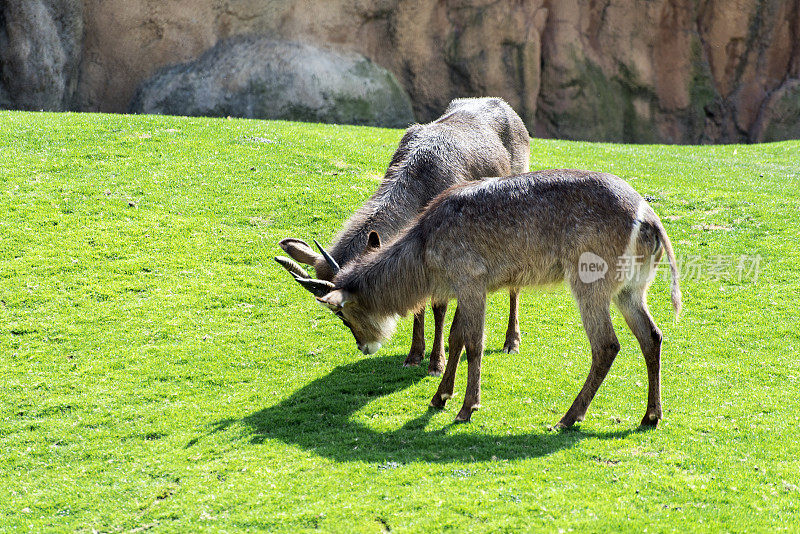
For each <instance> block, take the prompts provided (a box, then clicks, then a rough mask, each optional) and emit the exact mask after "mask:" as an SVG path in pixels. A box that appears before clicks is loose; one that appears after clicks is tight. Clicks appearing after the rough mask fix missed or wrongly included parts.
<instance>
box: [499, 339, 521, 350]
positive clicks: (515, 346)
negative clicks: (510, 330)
mask: <svg viewBox="0 0 800 534" xmlns="http://www.w3.org/2000/svg"><path fill="white" fill-rule="evenodd" d="M517 353H519V338H518V337H510V338H509V337H507V338H506V342H505V343H504V344H503V354H517Z"/></svg>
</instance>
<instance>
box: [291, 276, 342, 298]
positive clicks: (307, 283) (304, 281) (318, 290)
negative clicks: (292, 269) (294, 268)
mask: <svg viewBox="0 0 800 534" xmlns="http://www.w3.org/2000/svg"><path fill="white" fill-rule="evenodd" d="M294 279H295V280H297V283H298V284H300V285H301V286H303V287H304V288H306V289H308V290H309V291H310V292H311V294H313V295H314V296H315V297H324V296H325V295H327V294H328V293H330V292H331V291H333V287H334V286H333V283H331V282H328V281H327V280H316V279H314V278H299V277H297V276H296V277H295V278H294Z"/></svg>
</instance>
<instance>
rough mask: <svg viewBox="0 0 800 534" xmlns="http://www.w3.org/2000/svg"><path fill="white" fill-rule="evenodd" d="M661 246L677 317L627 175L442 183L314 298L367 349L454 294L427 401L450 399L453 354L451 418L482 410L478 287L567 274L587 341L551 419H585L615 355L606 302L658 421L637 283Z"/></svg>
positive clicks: (651, 220) (655, 229) (647, 276)
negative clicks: (567, 403) (457, 396)
mask: <svg viewBox="0 0 800 534" xmlns="http://www.w3.org/2000/svg"><path fill="white" fill-rule="evenodd" d="M663 253H666V255H667V258H668V260H669V267H670V272H671V274H672V289H671V298H672V306H673V308H674V310H675V313H676V318H677V316H678V314H679V313H680V305H681V294H680V288H679V286H678V271H677V267H676V264H675V256H674V253H673V251H672V246H671V244H670V241H669V237H667V234H666V232H665V231H664V227H663V226H662V224H661V221H660V220H659V218H658V216H657V215H656V214H655V212H654V211H653V210H652V208H651V207H650V206H649V205H648V204H647V202H646V201H645V200H644V199H643V198H642V197H641V196H640V195H639V194H638V193H637V192H636V191H634V189H633V188H632V187H631V186H630V185H628V183H627V182H625V181H624V180H622V179H621V178H618V177H616V176H613V175H610V174H602V173H596V172H588V171H575V170H547V171H539V172H533V173H528V174H522V175H518V176H510V177H507V178H493V179H487V180H482V181H479V182H473V183H466V184H459V185H455V186H453V187H451V188H449V189H448V190H447V191H445V192H443V193H442V194H441V195H439V196H438V197H437V198H436V199H434V200H433V201H432V202H431V203H430V204H429V205H428V207H427V208H426V209H425V210H424V211H423V212H422V213H421V214H420V216H419V217H417V218H416V219H415V220H414V222H413V223H412V224H411V225H410V226H408V227H407V228H406V229H404V231H403V232H402V233H401V234H400V235H399V237H398V238H397V239H396V240H395V241H394V242H393V243H391V244H389V245H387V246H385V247H382V248H380V249H378V250H376V251H374V252H372V253H370V254H366V255H364V256H362V257H361V258H359V259H357V260H355V261H352V262H351V263H350V264H348V265H347V266H346V267H343V268H342V270H341V271H340V272H339V273H338V274H337V275H336V277H334V279H333V281H332V282H322V281H316V283H318V285H319V287H318V289H319V290H320V291H319V292H323V291H326V294H325V295H324V296H322V297H319V298H318V300H319V301H320V302H322V303H324V304H325V305H327V306H328V307H329V308H331V309H332V310H333V311H334V312H335V313H336V314H337V315H339V316H341V317H342V319H343V320H344V321H346V323H347V324H348V325H349V326H350V328H351V330H352V331H353V334H354V335H355V337H356V339H357V340H358V342H359V344H360V345H362V346H364V347H366V348H367V351H366V352H371V351H372V350H373V349H374V347H375V346H376V345H377V344H378V343H379V342H380V341H381V340H383V339H385V338H387V337H388V336H390V335H391V334H392V332H393V330H394V326H395V323H396V320H397V317H398V316H400V315H404V314H406V313H407V312H409V311H415V310H418V309H419V308H420V307H421V306H423V305H424V303H425V301H426V299H428V298H432V299H433V300H434V301H436V302H447V301H448V300H449V299H452V298H455V299H456V300H457V302H458V307H457V309H456V313H455V317H454V319H453V325H452V327H451V329H450V338H449V345H450V347H449V358H448V360H447V368H446V369H445V371H444V376H443V377H442V380H441V383H440V384H439V388H438V390H437V391H436V394H435V395H434V396H433V400H432V401H431V406H433V407H435V408H443V407H444V405H445V403H446V402H447V400H448V399H450V398H451V397H452V396H453V387H454V380H455V373H456V368H457V366H458V362H459V359H460V355H461V351H462V349H463V348H465V347H466V352H467V388H466V392H465V395H464V404H463V406H462V407H461V410H460V411H459V413H458V415H457V417H456V421H469V419H470V417H471V415H472V412H473V411H474V410H476V409H477V408H479V407H480V385H481V356H482V354H483V343H484V341H483V332H484V317H485V308H486V294H487V292H489V291H496V290H498V289H500V288H504V287H523V286H541V285H548V284H553V283H557V282H560V281H562V280H566V282H567V283H568V284H569V286H570V288H571V290H572V294H573V296H574V298H575V301H576V302H577V305H578V309H579V311H580V315H581V319H582V321H583V326H584V329H585V331H586V334H587V336H588V338H589V342H590V344H591V349H592V363H591V368H590V370H589V376H588V378H587V379H586V382H585V384H584V385H583V388H582V389H581V391H580V393H579V394H578V396H577V398H576V399H575V401H574V402H573V403H572V406H571V407H570V408H569V410H568V411H567V413H566V414H565V415H564V417H562V418H561V420H560V421H559V423H558V425H557V427H569V426H571V425H572V424H574V423H575V422H576V421H581V420H583V418H584V416H585V414H586V410H587V408H588V407H589V403H590V402H591V401H592V399H593V398H594V396H595V393H596V392H597V389H598V388H599V387H600V384H601V383H602V381H603V379H604V378H605V376H606V374H607V373H608V371H609V369H610V367H611V364H612V362H613V361H614V358H615V357H616V355H617V352H618V351H619V348H620V346H619V342H618V341H617V337H616V335H615V333H614V328H613V326H612V323H611V316H610V313H609V308H610V304H611V301H612V300H613V301H614V303H615V304H616V306H617V307H618V308H619V310H620V311H621V312H622V315H623V316H624V318H625V321H626V322H627V324H628V326H629V327H630V329H631V330H632V331H633V333H634V335H635V336H636V338H637V340H638V341H639V345H640V347H641V350H642V353H643V354H644V358H645V361H646V363H647V375H648V382H649V385H648V399H647V411H646V413H645V416H644V418H643V419H642V425H650V426H655V425H657V424H658V421H659V419H661V416H662V411H661V390H660V382H661V332H660V331H659V329H658V327H657V326H656V325H655V323H654V322H653V318H652V317H651V316H650V313H649V312H648V309H647V299H646V294H647V288H648V286H649V285H650V283H651V282H652V280H653V278H654V277H655V274H656V266H657V265H658V262H659V261H660V259H661V256H662V254H663Z"/></svg>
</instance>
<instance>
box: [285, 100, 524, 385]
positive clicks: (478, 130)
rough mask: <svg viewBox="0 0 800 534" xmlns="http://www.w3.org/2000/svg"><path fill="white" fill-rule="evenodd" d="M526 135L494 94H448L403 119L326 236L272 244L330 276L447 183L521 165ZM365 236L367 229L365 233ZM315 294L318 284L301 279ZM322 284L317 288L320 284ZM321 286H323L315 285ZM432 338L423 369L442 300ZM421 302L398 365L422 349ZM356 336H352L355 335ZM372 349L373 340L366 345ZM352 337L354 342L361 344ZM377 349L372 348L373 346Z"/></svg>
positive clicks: (298, 273)
mask: <svg viewBox="0 0 800 534" xmlns="http://www.w3.org/2000/svg"><path fill="white" fill-rule="evenodd" d="M529 152H530V139H529V137H528V130H527V129H526V128H525V124H524V123H523V122H522V119H520V118H519V116H518V115H517V114H516V113H515V112H514V110H513V109H511V107H510V106H509V105H508V104H506V103H505V102H504V101H503V100H502V99H500V98H463V99H456V100H453V101H452V102H451V103H450V105H449V106H448V107H447V109H446V110H445V112H444V115H442V116H441V117H439V118H438V119H436V120H435V121H433V122H431V123H429V124H415V125H413V126H411V127H410V128H409V129H408V130H407V131H406V133H405V135H404V136H403V139H402V140H401V141H400V145H399V146H398V148H397V151H395V153H394V156H393V157H392V160H391V163H390V164H389V168H388V169H387V170H386V175H385V176H384V178H383V181H382V182H381V185H380V187H378V190H377V191H376V192H375V193H374V194H373V195H372V196H371V197H370V198H369V199H368V200H367V201H366V202H365V203H364V205H363V206H361V208H359V209H358V211H356V213H355V214H354V215H353V216H352V217H350V219H349V220H348V221H347V222H346V223H345V225H344V229H343V230H342V231H341V232H340V233H339V235H338V236H337V237H336V239H335V241H334V243H333V244H332V245H331V246H330V247H329V248H328V249H327V250H325V249H323V248H322V247H321V246H320V245H319V243H316V241H315V244H316V246H317V248H318V249H319V250H320V253H317V252H315V251H314V250H313V249H312V248H311V247H310V246H309V245H307V244H306V243H305V242H304V241H302V240H300V239H294V238H288V239H284V240H282V241H281V242H280V247H281V248H282V249H283V250H284V251H286V253H287V254H288V255H289V256H291V257H292V258H293V259H294V260H296V261H298V262H300V263H304V264H306V265H311V266H313V267H314V269H315V271H316V277H317V279H319V280H325V281H330V280H333V278H334V276H335V275H336V273H337V272H338V270H339V269H340V266H342V267H344V266H346V265H348V264H349V263H351V262H352V261H353V260H355V259H356V258H358V257H359V256H361V255H362V254H364V253H368V252H370V251H371V250H372V249H375V248H377V247H379V246H380V238H378V235H380V236H381V238H383V239H384V240H391V239H392V238H393V237H394V236H396V235H397V234H398V232H400V230H401V229H402V228H403V227H405V226H406V225H407V224H408V223H409V222H410V221H411V220H412V219H413V218H414V217H415V216H416V215H417V214H418V213H419V212H420V211H422V209H423V208H424V207H425V205H426V204H428V202H430V201H431V200H432V199H433V198H434V197H435V196H436V195H437V194H439V193H440V192H442V191H444V190H445V189H447V188H448V187H450V186H452V185H454V184H458V183H461V182H465V181H471V180H476V179H479V178H482V177H485V176H505V175H508V174H511V173H515V174H516V173H521V172H526V171H527V170H528V158H529ZM370 236H372V237H371V238H370ZM275 259H276V261H277V262H278V263H280V264H281V265H282V266H283V267H284V268H286V269H287V270H288V271H289V272H290V273H292V275H293V276H294V277H295V279H296V280H298V282H300V281H301V280H306V281H308V280H310V279H311V278H310V276H309V275H308V273H307V272H306V271H305V270H304V269H303V268H302V267H301V266H300V265H298V264H297V263H295V262H293V261H291V260H290V259H289V258H285V257H278V258H275ZM301 284H302V285H304V287H306V288H307V289H308V290H309V291H311V292H312V293H315V294H316V295H317V296H320V293H319V291H321V289H320V288H319V286H318V285H315V284H309V283H308V282H305V283H304V282H301ZM323 289H324V288H323ZM323 294H324V293H323ZM518 294H519V292H518V290H517V289H516V288H512V289H511V291H510V313H509V321H508V330H507V332H506V340H505V344H504V346H503V352H517V350H518V349H519V342H520V332H519V320H518V319H517V306H518ZM432 308H433V315H434V344H433V350H432V351H431V359H430V365H429V368H428V369H429V371H430V373H431V374H434V375H438V374H441V372H442V370H443V368H444V317H445V313H446V312H447V301H443V302H437V301H433V303H432ZM424 321H425V308H424V306H420V307H419V308H418V309H417V310H415V314H414V329H413V334H412V342H411V349H410V351H409V354H408V357H407V358H406V360H405V365H418V364H419V363H420V362H421V361H422V358H423V356H424V354H425V323H424ZM356 339H358V338H357V337H356ZM372 348H373V349H374V345H373V346H372ZM365 349H366V347H365V346H363V345H361V344H359V350H361V351H362V352H366V350H365ZM375 350H377V349H375Z"/></svg>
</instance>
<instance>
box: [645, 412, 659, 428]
mask: <svg viewBox="0 0 800 534" xmlns="http://www.w3.org/2000/svg"><path fill="white" fill-rule="evenodd" d="M660 419H661V418H660V417H659V416H658V414H655V413H647V414H645V416H644V417H643V418H642V424H641V426H643V427H646V428H656V427H657V426H658V421H659V420H660Z"/></svg>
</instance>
